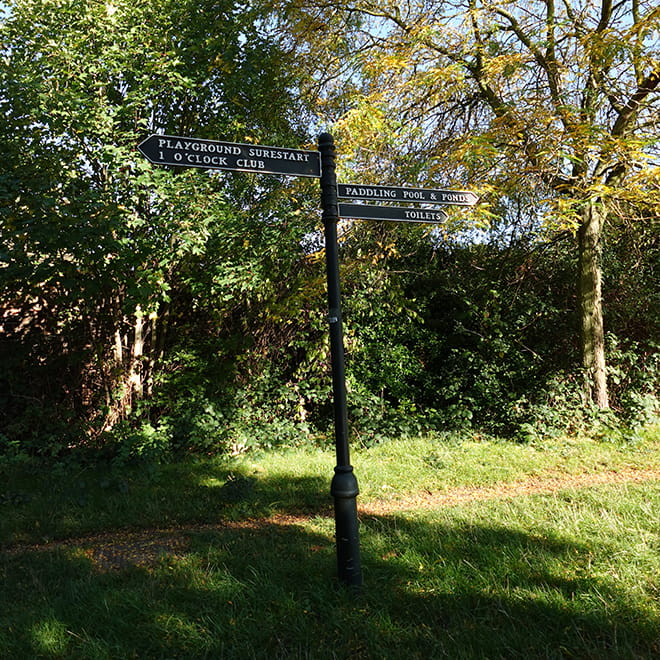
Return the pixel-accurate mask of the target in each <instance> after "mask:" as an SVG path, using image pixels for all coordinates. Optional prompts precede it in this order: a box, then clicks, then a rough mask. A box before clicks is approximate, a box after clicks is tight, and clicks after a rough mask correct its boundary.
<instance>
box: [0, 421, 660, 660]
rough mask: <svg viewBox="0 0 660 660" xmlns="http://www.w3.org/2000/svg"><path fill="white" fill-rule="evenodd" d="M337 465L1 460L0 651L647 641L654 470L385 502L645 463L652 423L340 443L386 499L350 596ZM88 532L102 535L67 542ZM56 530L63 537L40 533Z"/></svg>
mask: <svg viewBox="0 0 660 660" xmlns="http://www.w3.org/2000/svg"><path fill="white" fill-rule="evenodd" d="M332 463H333V461H332V454H331V453H329V452H324V451H311V450H304V451H302V450H301V451H296V452H293V451H291V452H284V453H279V454H269V455H265V456H263V457H260V458H255V457H240V458H238V459H234V460H232V461H217V460H214V461H188V462H185V463H182V464H179V465H172V466H157V467H155V468H151V469H150V470H147V469H146V468H145V469H142V470H137V469H133V470H132V471H128V470H125V469H124V470H122V471H112V470H110V471H104V470H101V469H95V470H92V469H89V468H88V469H84V470H83V469H82V468H80V469H78V472H76V473H73V475H72V474H69V475H67V474H61V475H58V474H57V473H52V472H46V471H42V470H41V469H40V468H33V469H27V470H26V469H25V468H24V469H23V470H17V469H12V470H11V471H9V470H7V471H6V473H5V474H4V475H2V476H3V477H5V478H6V479H5V482H4V483H5V484H6V485H5V490H4V493H3V499H2V540H3V546H4V550H3V552H2V553H0V575H1V576H2V581H3V589H2V591H1V592H0V612H2V614H1V615H0V616H1V618H2V623H3V625H2V626H1V627H0V656H1V657H3V658H32V657H47V658H57V657H62V658H120V657H121V658H124V657H126V658H128V657H139V658H186V657H189V658H225V657H226V658H234V657H236V658H238V657H240V658H278V657H281V658H307V657H309V658H321V659H322V658H348V657H351V658H353V657H357V658H442V657H448V658H515V657H523V656H525V657H534V658H536V657H539V658H568V657H578V658H647V657H648V658H653V657H657V656H658V654H659V653H660V605H659V602H660V588H659V586H658V581H657V576H658V575H660V538H659V532H660V518H659V512H660V484H659V482H658V481H657V480H652V479H650V480H647V481H643V482H638V483H628V482H626V481H623V482H620V483H616V484H607V483H599V484H598V485H596V486H591V487H583V488H579V489H575V488H570V487H569V488H559V489H557V490H555V491H554V492H552V493H534V492H527V493H525V494H523V495H520V496H517V497H498V498H494V499H481V500H478V501H464V502H462V503H460V504H459V505H455V506H442V507H439V508H438V507H435V508H434V507H431V506H426V507H423V508H419V507H418V508H414V507H413V508H410V509H408V510H400V509H399V508H396V507H393V508H392V510H391V511H389V512H388V510H387V508H386V506H384V501H386V500H388V499H389V498H394V499H404V498H406V497H409V496H410V495H411V494H413V493H416V492H420V491H431V492H435V491H437V492H438V493H443V492H445V491H447V490H448V489H452V488H469V487H488V486H493V485H495V484H502V483H513V482H522V481H524V480H525V478H527V477H533V478H540V477H544V476H550V475H552V476H554V477H557V475H562V474H563V475H575V474H602V473H604V472H609V473H613V474H614V473H616V472H617V471H619V472H620V471H622V470H633V469H636V470H642V469H644V470H649V469H651V468H654V469H656V468H658V467H659V466H660V443H659V441H658V434H657V429H656V430H651V431H649V432H648V433H647V434H646V435H645V436H644V437H641V436H640V437H638V438H636V439H635V441H634V442H616V443H603V442H598V443H595V442H592V441H589V440H579V441H576V440H573V441H563V442H560V441H553V442H548V443H544V444H543V445H542V446H541V445H539V446H529V445H522V446H519V445H510V444H504V443H498V442H494V441H487V442H486V441H482V442H477V441H474V440H470V441H454V442H445V443H441V442H439V441H438V440H437V439H432V438H426V439H419V440H416V441H396V442H391V443H387V444H384V445H381V446H379V447H375V448H372V449H369V450H365V451H361V452H354V463H355V466H356V473H357V474H358V478H359V480H360V483H361V487H362V491H363V494H362V495H361V496H360V501H364V502H365V503H369V502H371V503H373V502H380V503H381V504H382V505H383V506H381V507H380V508H378V513H377V514H374V513H370V514H368V515H363V516H362V520H361V522H362V525H361V538H362V555H363V567H364V577H365V588H364V592H363V594H362V595H361V596H360V597H358V598H351V597H350V596H349V595H348V594H346V593H344V592H343V590H342V589H339V588H337V586H336V585H335V582H334V574H335V571H334V541H333V522H332V518H331V512H329V511H328V508H329V507H328V495H327V488H328V485H327V484H328V482H329V478H330V475H329V474H328V471H330V472H331V470H332ZM383 486H386V487H385V488H383ZM301 513H302V514H304V515H300V514H301ZM328 513H329V515H328ZM271 514H276V515H274V516H271V517H270V518H266V519H259V518H258V517H259V516H262V515H271ZM294 514H295V515H294ZM36 524H38V525H39V527H37V528H35V525H36ZM177 525H183V526H184V528H183V529H180V530H178V538H179V541H180V543H179V544H178V545H176V546H174V547H173V546H171V545H168V544H167V543H163V548H164V551H163V552H158V547H159V546H158V544H156V552H155V553H154V556H155V561H150V562H148V563H145V564H140V563H139V562H127V563H126V564H125V565H123V566H120V567H119V568H118V567H117V565H116V564H111V565H104V564H103V563H102V562H99V560H98V555H97V554H96V555H95V554H94V552H93V550H94V548H96V550H98V546H99V545H100V544H102V543H105V544H107V545H108V547H112V546H113V543H114V547H115V549H116V547H117V546H118V545H120V544H121V541H122V539H124V540H126V539H128V545H129V546H130V545H131V543H132V544H133V547H135V543H136V541H135V538H136V537H135V536H133V537H131V534H136V533H137V532H136V531H135V530H136V529H139V528H151V527H158V528H164V527H168V526H169V527H170V528H174V527H175V526H177ZM128 528H131V529H132V530H133V531H131V532H128V531H127V529H128ZM167 533H168V534H170V536H171V535H172V534H173V533H174V531H173V530H172V529H170V531H169V532H167ZM89 534H95V535H97V536H96V537H87V538H86V539H83V538H80V537H84V536H85V535H89ZM99 535H100V536H99ZM157 536H158V535H157V534H156V533H154V532H153V531H143V532H142V536H140V539H141V540H142V541H143V542H145V543H147V542H149V539H151V540H152V542H153V539H155V538H157ZM70 537H74V538H78V540H74V541H70V542H66V543H65V542H61V543H56V544H51V545H43V543H44V541H46V540H52V539H65V538H70ZM21 544H23V545H21Z"/></svg>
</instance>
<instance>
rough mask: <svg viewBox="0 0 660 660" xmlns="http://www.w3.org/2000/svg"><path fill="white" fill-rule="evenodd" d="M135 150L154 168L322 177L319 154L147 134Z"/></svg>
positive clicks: (282, 148) (316, 152) (283, 148)
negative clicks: (198, 168)
mask: <svg viewBox="0 0 660 660" xmlns="http://www.w3.org/2000/svg"><path fill="white" fill-rule="evenodd" d="M138 149H139V150H140V151H141V152H142V154H143V155H144V156H145V157H146V158H147V159H148V160H150V161H151V162H152V163H154V164H156V165H176V166H179V167H200V168H204V169H216V170H235V171H238V172H257V173H259V174H286V175H289V176H309V177H316V178H319V177H320V176H321V159H320V156H319V152H318V151H301V150H299V149H287V148H285V147H262V146H259V145H256V144H237V143H235V142H217V141H215V140H201V139H199V138H186V137H175V136H172V135H150V136H149V137H148V138H147V139H146V140H144V141H143V142H141V143H140V144H139V145H138Z"/></svg>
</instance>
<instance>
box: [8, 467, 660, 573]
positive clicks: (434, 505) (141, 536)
mask: <svg viewBox="0 0 660 660" xmlns="http://www.w3.org/2000/svg"><path fill="white" fill-rule="evenodd" d="M656 480H659V481H660V470H658V469H653V470H635V469H632V468H626V469H621V470H617V471H610V472H598V473H585V474H573V475H570V474H560V475H559V474H558V475H550V476H548V475H546V476H543V477H530V478H528V479H525V480H523V481H514V482H509V483H500V484H495V485H492V486H480V487H457V488H447V489H446V490H442V491H436V492H431V491H424V492H422V493H415V494H413V495H410V496H408V497H405V498H400V499H387V500H386V499H381V500H372V501H370V502H364V503H362V502H358V509H359V514H360V515H361V516H383V515H388V514H392V513H396V512H401V511H406V510H411V509H438V508H442V507H450V506H457V505H461V504H469V503H470V502H481V501H485V500H496V499H506V498H511V497H521V496H528V495H536V494H552V493H556V492H558V491H560V490H570V489H580V488H589V487H591V486H597V485H602V484H635V483H644V482H649V481H656ZM328 515H330V516H331V515H332V514H331V513H329V514H328ZM310 517H311V516H310V515H309V514H276V515H273V516H271V517H269V518H261V519H249V520H242V521H238V522H230V521H226V522H222V523H217V524H208V525H195V526H186V527H173V528H167V529H145V530H114V531H112V532H108V533H104V534H96V535H92V536H86V537H83V538H75V539H66V540H62V541H53V542H50V543H43V544H22V545H15V546H13V547H11V548H9V549H7V550H5V551H4V552H2V553H1V554H2V555H4V556H5V557H12V556H14V557H15V556H18V555H22V554H25V553H30V552H49V551H52V550H56V549H63V550H66V551H67V552H70V553H72V554H73V555H75V556H80V557H81V558H86V559H88V560H90V561H91V562H92V563H93V564H94V566H95V568H96V569H97V570H99V571H101V572H106V571H113V570H121V569H124V568H127V567H130V566H138V567H143V568H149V567H151V566H154V565H157V564H158V563H159V562H160V561H162V560H163V559H165V560H167V559H169V558H172V557H182V556H184V555H185V554H186V553H187V552H188V551H189V547H190V535H191V534H195V533H199V532H204V531H210V532H214V531H222V530H230V529H235V530H241V529H243V530H249V529H257V530H263V529H264V528H266V527H268V526H272V527H273V528H278V527H283V526H292V525H302V524H304V523H305V522H306V521H308V520H309V519H310Z"/></svg>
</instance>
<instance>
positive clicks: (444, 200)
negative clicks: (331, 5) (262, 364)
mask: <svg viewBox="0 0 660 660" xmlns="http://www.w3.org/2000/svg"><path fill="white" fill-rule="evenodd" d="M138 149H139V151H140V152H141V153H142V154H143V155H144V156H145V157H146V158H147V159H148V160H149V161H151V162H152V163H154V164H156V165H173V166H175V167H198V168H203V169H218V170H233V171H236V172H256V173H258V174H284V175H287V176H306V177H315V178H319V179H320V184H321V208H322V211H323V214H322V218H323V225H324V229H325V252H326V270H327V278H328V311H329V315H328V320H329V324H330V353H331V359H332V391H333V398H334V414H335V449H336V456H337V465H336V467H335V474H334V477H333V479H332V484H331V486H330V493H331V495H332V496H333V497H334V500H335V533H336V544H337V572H338V577H339V580H340V581H341V582H343V583H344V584H346V585H348V586H350V587H352V588H355V589H359V587H360V586H361V585H362V568H361V563H360V541H359V530H358V517H357V502H356V497H357V495H358V492H359V490H358V483H357V479H356V477H355V475H354V474H353V468H352V466H351V462H350V456H349V448H348V413H347V406H346V376H345V369H344V338H343V330H342V318H341V300H340V288H339V247H338V243H337V223H338V222H339V218H340V217H344V218H354V219H366V220H394V221H398V222H431V223H437V222H444V221H445V220H446V219H447V214H446V213H445V212H444V211H442V210H438V209H433V208H428V207H426V208H419V207H396V206H375V205H373V204H338V202H337V199H338V197H339V198H342V199H349V200H351V199H363V200H369V201H382V202H412V203H415V202H416V203H421V204H425V205H429V204H430V205H443V204H444V205H455V206H472V205H473V204H475V203H476V202H477V196H476V195H475V194H474V193H472V192H468V191H462V190H430V189H425V188H399V187H393V186H370V185H357V184H343V183H340V184H337V176H336V172H335V143H334V139H333V137H332V135H330V134H329V133H323V134H321V135H320V136H319V140H318V151H301V150H298V149H288V148H285V147H263V146H259V145H254V144H240V143H235V142H218V141H216V140H202V139H198V138H186V137H176V136H172V135H150V136H149V137H148V138H146V140H144V141H143V142H141V143H140V144H139V145H138Z"/></svg>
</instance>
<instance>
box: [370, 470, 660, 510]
mask: <svg viewBox="0 0 660 660" xmlns="http://www.w3.org/2000/svg"><path fill="white" fill-rule="evenodd" d="M654 480H660V470H657V469H653V470H637V469H634V468H627V469H621V470H617V471H615V472H594V473H584V474H561V475H553V476H542V477H528V478H527V479H525V480H523V481H511V482H505V483H499V484H494V485H492V486H475V487H469V486H468V487H465V486H464V487H459V488H448V489H446V490H440V491H435V492H432V491H422V492H421V493H414V494H411V495H409V496H407V497H404V498H400V499H390V500H384V499H382V500H374V501H373V502H367V503H365V504H363V505H361V506H360V512H361V513H366V514H369V515H383V514H387V513H392V512H394V511H405V510H407V509H435V508H441V507H445V506H457V505H459V504H469V503H470V502H480V501H483V500H496V499H505V498H509V497H519V496H525V495H542V494H552V493H556V492H557V491H560V490H570V489H575V488H588V487H590V486H598V485H600V484H622V483H642V482H646V481H654Z"/></svg>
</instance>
